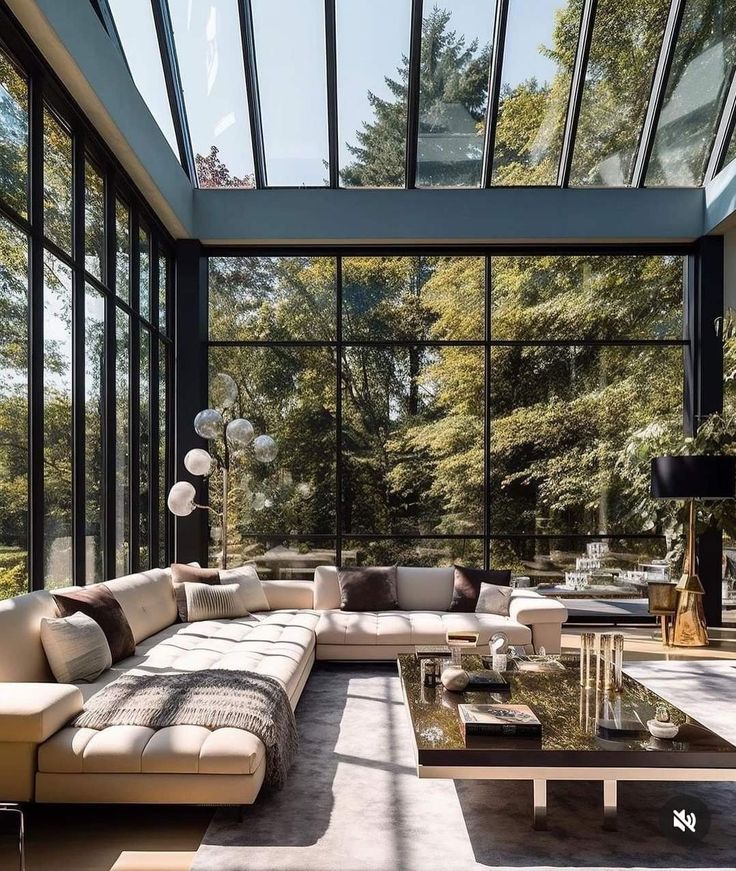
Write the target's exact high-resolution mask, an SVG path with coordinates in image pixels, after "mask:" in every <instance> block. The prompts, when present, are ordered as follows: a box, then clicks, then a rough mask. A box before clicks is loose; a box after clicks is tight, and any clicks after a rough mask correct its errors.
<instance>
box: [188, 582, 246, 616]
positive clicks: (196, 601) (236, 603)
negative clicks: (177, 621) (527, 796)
mask: <svg viewBox="0 0 736 871" xmlns="http://www.w3.org/2000/svg"><path fill="white" fill-rule="evenodd" d="M184 595H185V596H186V600H187V616H188V617H189V622H190V623H196V622H197V620H231V619H233V618H235V617H245V616H246V615H247V614H248V613H250V612H249V611H248V608H247V607H246V605H245V603H244V598H243V596H242V594H241V589H240V584H223V585H220V584H189V583H186V584H184Z"/></svg>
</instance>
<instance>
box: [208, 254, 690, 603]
mask: <svg viewBox="0 0 736 871" xmlns="http://www.w3.org/2000/svg"><path fill="white" fill-rule="evenodd" d="M208 274H209V288H208V294H209V375H210V383H211V384H213V383H216V382H214V378H215V376H216V375H218V374H219V373H226V374H229V375H230V376H232V377H233V378H234V379H235V382H236V384H237V385H238V397H239V398H238V407H237V414H238V415H242V416H244V417H246V418H248V419H249V420H251V421H252V423H253V424H254V427H255V429H256V431H257V432H268V433H269V434H270V435H272V436H273V437H274V438H275V439H276V441H277V443H278V446H279V455H278V458H277V460H276V461H275V462H274V463H273V464H270V465H266V466H264V465H263V464H261V463H258V462H257V461H256V459H255V458H254V457H253V456H252V455H251V454H250V452H249V451H247V450H246V451H244V452H243V453H242V455H241V456H240V457H239V458H238V460H237V463H238V465H237V468H236V473H235V475H234V480H231V487H234V488H236V492H237V498H233V500H232V502H231V505H230V524H229V529H228V543H229V545H230V558H231V561H233V562H236V561H246V560H255V562H256V563H257V565H258V567H259V571H261V572H263V573H264V575H266V576H272V577H284V576H290V577H291V576H293V577H309V576H310V575H311V573H312V572H313V569H314V566H315V565H318V564H319V563H320V562H325V561H331V562H332V561H336V562H341V563H343V564H345V563H399V564H402V563H403V564H415V565H440V564H448V563H452V562H462V563H466V564H475V565H483V564H489V563H490V564H492V565H494V566H498V567H510V568H512V569H513V570H514V572H515V573H516V574H517V575H519V576H522V577H529V578H530V583H532V584H535V585H536V584H544V585H547V586H548V587H549V588H550V589H552V588H554V587H557V586H559V585H560V584H562V583H564V582H565V580H566V573H569V572H575V571H576V569H578V568H580V566H583V567H585V568H589V567H590V566H592V565H593V563H595V566H596V568H595V585H596V586H597V588H598V589H597V590H596V591H595V592H596V593H597V594H598V596H600V597H608V596H611V597H613V596H616V595H620V596H622V597H628V598H631V597H637V596H641V595H642V593H643V591H644V588H645V582H644V579H645V577H646V575H647V573H648V572H649V573H651V572H654V573H657V572H658V571H659V569H657V568H656V564H657V561H658V560H662V559H663V557H664V556H665V553H666V542H665V541H664V538H663V537H662V536H661V535H660V530H658V529H657V528H656V527H654V526H652V524H651V522H650V513H648V512H647V511H645V510H643V509H642V504H641V500H642V498H646V494H645V493H644V494H643V493H642V491H641V481H642V477H641V472H642V470H641V468H639V467H637V466H636V462H635V461H634V460H633V459H632V457H635V456H636V449H637V444H638V443H639V441H641V440H642V439H644V438H646V437H647V435H648V434H651V433H652V432H653V431H655V430H656V431H658V432H659V431H661V433H662V434H663V435H665V434H672V435H673V436H676V435H677V434H678V433H681V432H682V427H683V395H684V394H683V381H684V363H683V360H684V355H683V349H684V347H685V346H686V342H685V340H684V339H683V256H682V254H680V253H677V252H676V251H673V252H672V253H665V254H661V253H634V252H631V253H627V254H620V253H618V252H617V253H595V252H591V253H583V254H565V253H559V252H558V253H554V254H553V253H549V254H545V253H543V254H536V253H535V254H518V255H517V254H514V255H511V254H499V255H493V254H491V255H487V253H478V254H472V253H471V254H463V255H455V254H443V255H438V254H434V255H433V254H431V253H427V254H421V255H419V254H413V253H412V254H408V255H407V254H396V255H394V254H384V255H381V256H378V255H376V254H373V253H370V252H365V253H358V254H351V255H350V256H337V255H333V256H328V255H325V254H319V253H317V252H315V253H314V254H312V255H310V256H288V255H287V256H248V255H243V254H236V253H234V252H222V253H220V252H217V254H215V252H212V254H211V255H210V257H209V270H208ZM211 399H212V402H213V403H216V397H215V396H212V397H211ZM217 492H218V486H217V484H216V483H215V482H212V485H211V486H210V493H211V495H213V498H215V500H216V498H217ZM221 534H222V533H221V531H220V530H219V529H218V530H217V531H216V540H213V541H212V542H211V552H210V558H211V559H212V560H213V561H214V560H215V559H216V557H217V552H218V550H219V540H220V536H221ZM579 560H592V561H593V562H591V563H587V564H586V563H584V562H583V563H580V562H578V561H579ZM625 579H627V580H628V581H629V582H630V583H628V584H624V583H622V582H623V581H624V580H625ZM568 581H569V578H568Z"/></svg>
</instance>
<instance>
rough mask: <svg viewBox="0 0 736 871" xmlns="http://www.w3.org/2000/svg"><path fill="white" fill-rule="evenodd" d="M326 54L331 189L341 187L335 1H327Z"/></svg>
mask: <svg viewBox="0 0 736 871" xmlns="http://www.w3.org/2000/svg"><path fill="white" fill-rule="evenodd" d="M325 53H326V55H327V143H328V148H329V161H330V187H331V188H336V187H339V186H340V166H339V154H338V152H339V148H340V140H339V134H338V128H337V20H336V17H335V0H325Z"/></svg>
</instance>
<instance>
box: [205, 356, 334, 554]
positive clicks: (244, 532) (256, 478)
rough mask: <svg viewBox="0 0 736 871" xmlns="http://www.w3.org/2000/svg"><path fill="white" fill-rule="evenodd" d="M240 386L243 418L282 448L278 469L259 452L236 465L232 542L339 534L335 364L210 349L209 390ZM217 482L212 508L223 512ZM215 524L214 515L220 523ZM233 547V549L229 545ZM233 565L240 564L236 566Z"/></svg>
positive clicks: (216, 478)
mask: <svg viewBox="0 0 736 871" xmlns="http://www.w3.org/2000/svg"><path fill="white" fill-rule="evenodd" d="M220 372H225V373H227V374H229V375H230V376H231V377H232V378H234V379H235V383H236V384H237V385H238V388H239V400H238V403H237V405H236V408H235V409H234V411H235V414H236V415H237V416H242V417H245V418H247V419H248V420H250V421H251V423H252V424H253V427H254V429H255V432H256V434H257V435H262V434H266V433H267V434H269V435H271V436H272V437H273V438H274V439H275V440H276V443H277V445H278V449H279V453H278V457H277V459H276V461H275V462H273V463H269V464H265V465H264V464H263V463H259V462H258V461H257V460H255V458H254V456H253V451H252V449H247V450H245V451H243V452H241V453H240V454H239V455H237V456H236V457H235V462H236V468H235V470H234V472H232V473H231V476H230V478H231V481H232V482H233V483H234V486H235V487H236V488H238V489H237V490H236V491H235V492H234V493H233V500H232V502H231V504H230V515H229V521H230V529H229V535H228V542H229V546H230V548H231V550H232V551H233V552H234V554H235V556H234V559H237V552H238V549H239V544H238V541H239V540H240V539H241V538H245V537H247V536H248V534H249V533H250V531H251V530H253V529H258V530H259V531H260V532H261V533H268V532H287V533H332V532H333V531H334V529H335V439H336V433H335V377H336V376H335V363H334V357H333V353H332V351H331V349H325V348H303V347H302V348H294V347H291V348H289V347H280V348H256V347H239V348H210V356H209V373H210V383H212V380H213V378H214V376H215V375H217V374H218V373H220ZM220 488H221V481H220V480H219V475H214V476H213V478H212V485H211V487H210V504H212V505H213V507H214V508H216V510H219V508H218V507H217V506H218V500H221V489H220ZM213 516H214V515H213ZM230 543H231V544H230ZM233 564H234V565H235V564H237V563H235V562H234V563H233Z"/></svg>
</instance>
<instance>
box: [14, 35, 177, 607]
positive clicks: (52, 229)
mask: <svg viewBox="0 0 736 871" xmlns="http://www.w3.org/2000/svg"><path fill="white" fill-rule="evenodd" d="M6 36H7V38H8V39H9V41H10V42H9V44H7V45H4V44H2V43H0V505H2V517H1V518H0V598H4V597H7V596H12V595H16V594H18V593H22V592H25V591H27V590H28V589H39V588H42V587H46V588H54V587H60V586H66V585H69V584H72V583H79V584H84V583H93V582H95V581H99V580H103V579H104V578H106V577H111V576H114V575H116V574H123V573H125V572H128V571H133V570H137V569H145V568H148V567H149V566H151V565H154V564H155V565H158V564H159V562H160V561H162V560H165V558H166V556H167V534H166V529H167V525H166V523H165V521H160V520H159V518H160V516H161V514H162V513H163V500H164V499H165V492H166V484H167V481H168V480H169V475H168V468H169V456H168V449H167V444H168V442H167V421H166V414H167V407H166V402H167V396H168V393H169V391H168V377H169V376H168V373H169V372H170V369H171V364H170V358H171V347H172V343H171V332H170V328H169V323H168V313H169V311H170V309H171V307H170V305H169V303H168V295H169V285H170V275H171V262H170V250H171V248H170V242H169V240H168V237H167V236H166V234H165V233H164V232H163V230H162V229H161V228H160V226H159V225H158V223H157V222H156V220H155V218H154V217H153V215H152V214H150V212H149V210H148V209H147V207H146V206H145V204H144V203H143V201H142V200H141V199H140V197H139V196H138V195H137V193H136V192H135V191H134V190H133V188H132V186H131V185H130V184H129V182H128V181H127V179H126V178H125V176H124V175H123V174H122V172H121V171H120V170H119V167H118V166H117V164H116V163H115V161H114V160H113V159H112V157H111V156H110V154H109V152H107V150H106V149H105V148H104V147H103V146H102V145H101V143H100V142H99V140H98V138H97V137H96V136H95V134H94V133H93V132H92V131H91V130H90V129H89V128H88V126H87V125H86V123H85V121H84V119H83V118H82V116H81V115H80V114H79V112H78V110H76V108H75V107H74V106H73V105H72V104H71V103H70V102H69V101H68V100H67V98H66V97H65V95H64V93H63V91H62V90H61V88H60V87H59V86H58V85H57V83H56V81H55V79H54V78H53V75H52V74H51V73H49V72H48V70H47V69H46V68H45V66H44V65H43V64H42V63H41V62H40V61H39V60H38V58H37V56H36V55H35V53H34V52H33V51H32V50H31V49H29V47H28V46H27V45H26V44H25V43H24V42H23V41H22V40H21V38H20V37H16V36H14V35H13V34H12V33H11V32H10V31H8V32H7V34H6Z"/></svg>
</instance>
